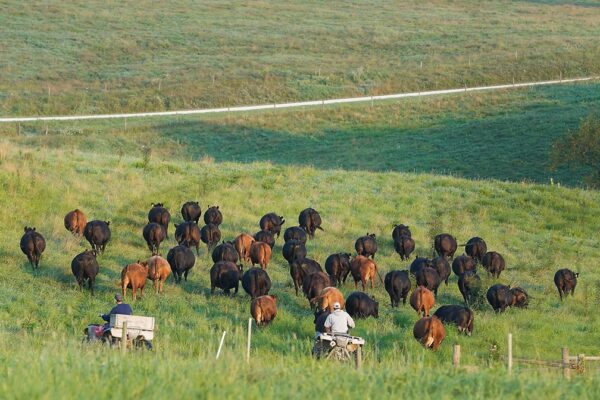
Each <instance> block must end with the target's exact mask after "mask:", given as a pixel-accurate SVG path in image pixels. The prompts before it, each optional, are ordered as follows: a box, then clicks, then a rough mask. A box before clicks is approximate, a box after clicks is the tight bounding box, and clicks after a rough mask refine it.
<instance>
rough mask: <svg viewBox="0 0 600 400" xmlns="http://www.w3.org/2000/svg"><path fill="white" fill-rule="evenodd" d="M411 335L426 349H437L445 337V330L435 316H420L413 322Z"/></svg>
mask: <svg viewBox="0 0 600 400" xmlns="http://www.w3.org/2000/svg"><path fill="white" fill-rule="evenodd" d="M413 336H414V337H415V339H417V341H418V342H419V343H421V344H422V345H423V347H425V348H426V349H432V350H437V349H438V348H439V347H440V345H441V344H442V342H443V341H444V338H445V337H446V330H445V329H444V325H443V324H442V321H440V320H439V318H437V317H430V318H421V319H420V320H418V321H417V322H416V323H415V326H414V328H413Z"/></svg>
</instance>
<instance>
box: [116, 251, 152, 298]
mask: <svg viewBox="0 0 600 400" xmlns="http://www.w3.org/2000/svg"><path fill="white" fill-rule="evenodd" d="M146 279H148V268H147V267H144V266H143V265H142V264H140V263H139V261H138V262H137V263H133V264H129V265H126V266H125V268H123V271H121V289H122V291H123V298H125V294H126V293H127V288H131V291H132V297H133V301H135V300H136V298H137V296H136V291H137V290H138V289H140V297H143V296H144V287H145V286H146Z"/></svg>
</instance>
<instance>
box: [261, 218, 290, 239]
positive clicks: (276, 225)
mask: <svg viewBox="0 0 600 400" xmlns="http://www.w3.org/2000/svg"><path fill="white" fill-rule="evenodd" d="M258 224H259V226H260V229H261V230H263V231H269V232H271V233H272V234H273V235H277V237H279V234H280V233H281V226H282V225H283V224H285V219H284V218H283V216H280V215H277V214H275V213H269V214H265V215H263V216H262V218H261V219H260V222H259V223H258Z"/></svg>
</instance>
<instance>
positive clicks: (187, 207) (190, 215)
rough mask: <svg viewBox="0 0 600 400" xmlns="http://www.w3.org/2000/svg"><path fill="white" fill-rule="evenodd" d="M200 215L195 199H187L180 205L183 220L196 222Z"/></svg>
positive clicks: (200, 211)
mask: <svg viewBox="0 0 600 400" xmlns="http://www.w3.org/2000/svg"><path fill="white" fill-rule="evenodd" d="M200 215H202V210H201V209H200V204H198V202H197V201H188V202H186V203H184V204H183V206H181V216H182V217H183V220H184V221H194V222H195V223H196V224H197V223H198V221H199V220H200Z"/></svg>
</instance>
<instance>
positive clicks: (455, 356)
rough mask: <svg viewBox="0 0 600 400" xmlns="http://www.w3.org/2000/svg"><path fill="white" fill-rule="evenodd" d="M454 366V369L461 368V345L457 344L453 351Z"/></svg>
mask: <svg viewBox="0 0 600 400" xmlns="http://www.w3.org/2000/svg"><path fill="white" fill-rule="evenodd" d="M452 366H453V367H454V368H458V367H460V344H455V345H454V348H453V350H452Z"/></svg>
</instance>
